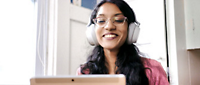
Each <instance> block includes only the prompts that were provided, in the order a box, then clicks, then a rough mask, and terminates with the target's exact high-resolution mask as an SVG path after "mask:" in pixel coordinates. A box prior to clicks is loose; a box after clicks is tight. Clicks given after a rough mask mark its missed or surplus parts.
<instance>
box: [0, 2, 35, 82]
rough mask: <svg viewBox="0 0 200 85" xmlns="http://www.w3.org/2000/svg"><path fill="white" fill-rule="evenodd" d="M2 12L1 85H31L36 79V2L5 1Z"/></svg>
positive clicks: (0, 27) (0, 18)
mask: <svg viewBox="0 0 200 85" xmlns="http://www.w3.org/2000/svg"><path fill="white" fill-rule="evenodd" d="M0 10H1V15H0V23H1V25H0V39H1V42H0V85H5V84H6V85H7V84H9V85H29V79H30V78H31V77H32V76H34V75H35V56H36V22H35V21H36V16H35V14H36V13H35V9H34V2H33V0H3V1H1V2H0Z"/></svg>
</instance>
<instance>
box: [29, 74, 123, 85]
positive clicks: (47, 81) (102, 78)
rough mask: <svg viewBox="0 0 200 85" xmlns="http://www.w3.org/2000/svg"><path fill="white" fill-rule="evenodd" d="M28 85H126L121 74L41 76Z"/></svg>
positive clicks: (34, 78) (32, 79)
mask: <svg viewBox="0 0 200 85" xmlns="http://www.w3.org/2000/svg"><path fill="white" fill-rule="evenodd" d="M30 85H126V78H125V76H124V75H122V74H115V75H108V74H103V75H79V76H43V77H33V78H31V79H30Z"/></svg>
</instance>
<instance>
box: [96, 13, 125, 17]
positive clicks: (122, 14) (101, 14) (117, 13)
mask: <svg viewBox="0 0 200 85" xmlns="http://www.w3.org/2000/svg"><path fill="white" fill-rule="evenodd" d="M118 15H123V13H116V14H114V16H118ZM97 16H105V15H104V14H98V15H97Z"/></svg>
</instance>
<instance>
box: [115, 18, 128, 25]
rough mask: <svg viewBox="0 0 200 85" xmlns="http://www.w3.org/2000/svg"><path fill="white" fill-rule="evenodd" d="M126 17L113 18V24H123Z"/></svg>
mask: <svg viewBox="0 0 200 85" xmlns="http://www.w3.org/2000/svg"><path fill="white" fill-rule="evenodd" d="M125 19H126V17H114V18H113V20H114V21H113V23H114V24H115V25H121V24H124V21H125Z"/></svg>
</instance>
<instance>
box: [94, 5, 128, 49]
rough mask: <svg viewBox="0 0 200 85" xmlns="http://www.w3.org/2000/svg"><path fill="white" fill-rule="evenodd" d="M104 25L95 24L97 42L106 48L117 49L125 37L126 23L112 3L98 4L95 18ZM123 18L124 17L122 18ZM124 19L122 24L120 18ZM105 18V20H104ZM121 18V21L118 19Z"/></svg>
mask: <svg viewBox="0 0 200 85" xmlns="http://www.w3.org/2000/svg"><path fill="white" fill-rule="evenodd" d="M97 18H98V20H97V21H99V23H101V21H102V20H103V21H104V23H105V24H104V25H101V26H98V25H96V29H95V32H96V36H97V40H98V42H99V44H100V45H101V46H102V47H103V48H104V49H108V50H119V48H120V47H121V46H122V45H123V44H124V43H125V41H126V38H127V28H128V23H127V21H126V18H125V17H124V15H123V13H122V12H121V11H120V9H119V8H118V7H117V6H116V5H115V4H113V3H104V4H103V5H101V6H100V8H99V10H98V12H97V16H96V19H97ZM124 18H125V19H124ZM123 19H124V22H123V24H118V23H122V20H123ZM106 20H107V22H106ZM119 20H121V22H120V21H119Z"/></svg>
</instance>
